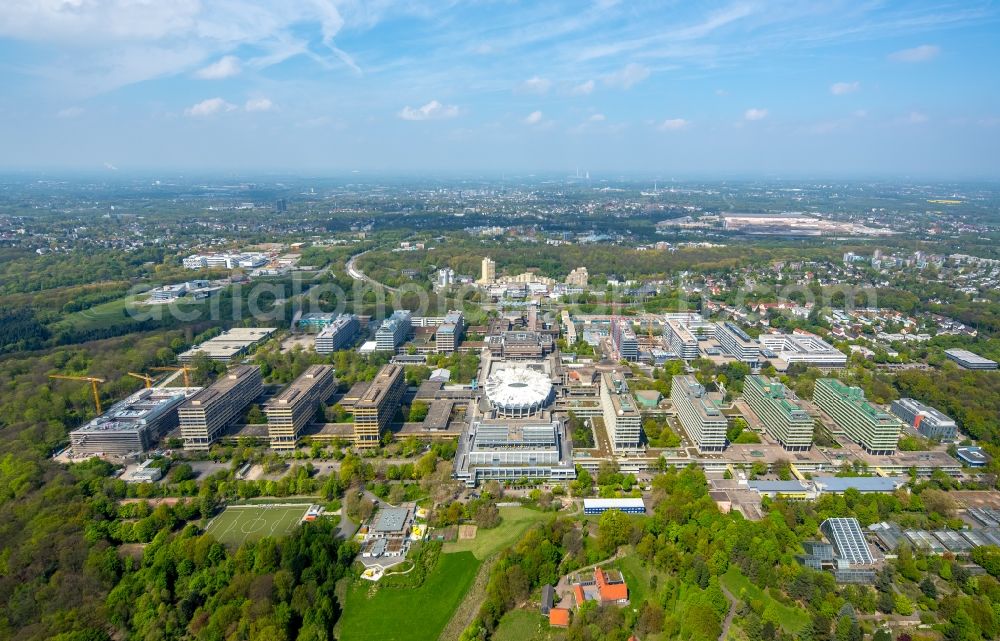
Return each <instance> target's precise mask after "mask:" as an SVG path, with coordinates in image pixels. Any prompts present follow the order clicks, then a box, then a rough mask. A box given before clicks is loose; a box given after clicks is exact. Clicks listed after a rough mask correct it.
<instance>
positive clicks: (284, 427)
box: [264, 365, 337, 450]
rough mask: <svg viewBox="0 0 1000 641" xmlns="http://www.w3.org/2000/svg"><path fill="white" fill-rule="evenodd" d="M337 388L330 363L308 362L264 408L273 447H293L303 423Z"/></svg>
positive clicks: (276, 448) (286, 448)
mask: <svg viewBox="0 0 1000 641" xmlns="http://www.w3.org/2000/svg"><path fill="white" fill-rule="evenodd" d="M336 387H337V379H336V378H335V377H334V376H333V366H332V365H311V366H309V369H307V370H306V371H305V372H304V373H303V374H302V376H299V377H298V378H297V379H295V381H294V382H293V383H292V384H291V385H289V386H288V387H287V388H286V389H285V391H283V392H282V393H281V394H279V395H278V396H276V397H275V398H273V399H271V401H270V402H268V404H267V405H266V406H265V407H264V413H265V414H267V435H268V437H269V438H270V439H271V449H273V450H293V449H295V443H296V442H297V441H298V439H299V434H300V433H301V432H302V428H303V427H305V425H306V423H308V422H309V420H310V419H311V418H312V417H313V416H315V415H316V409H317V408H318V407H319V405H320V403H322V402H323V401H325V400H326V399H328V398H330V395H331V394H333V392H334V390H335V389H336Z"/></svg>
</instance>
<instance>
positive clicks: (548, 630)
mask: <svg viewBox="0 0 1000 641" xmlns="http://www.w3.org/2000/svg"><path fill="white" fill-rule="evenodd" d="M561 638H563V632H562V631H561V630H559V629H558V628H552V627H549V620H548V619H547V618H545V617H544V616H542V615H541V614H539V613H538V612H536V611H535V610H513V611H511V612H508V613H507V614H505V615H503V618H502V619H500V625H499V626H498V627H497V629H496V632H494V633H493V641H554V640H555V639H561Z"/></svg>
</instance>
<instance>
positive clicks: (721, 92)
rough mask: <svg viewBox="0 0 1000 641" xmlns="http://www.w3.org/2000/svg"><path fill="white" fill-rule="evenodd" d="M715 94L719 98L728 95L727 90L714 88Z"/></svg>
mask: <svg viewBox="0 0 1000 641" xmlns="http://www.w3.org/2000/svg"><path fill="white" fill-rule="evenodd" d="M715 95H716V96H719V97H720V98H722V97H725V96H728V95H729V92H728V91H726V90H725V89H716V90H715Z"/></svg>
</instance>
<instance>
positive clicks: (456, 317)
mask: <svg viewBox="0 0 1000 641" xmlns="http://www.w3.org/2000/svg"><path fill="white" fill-rule="evenodd" d="M464 333H465V315H464V314H462V312H460V311H450V312H448V313H447V314H445V316H444V322H442V323H441V324H440V325H439V326H438V328H437V331H436V332H434V342H435V350H436V351H438V352H440V353H443V354H451V353H452V352H454V351H455V350H456V349H458V346H459V344H461V342H462V335H463V334H464Z"/></svg>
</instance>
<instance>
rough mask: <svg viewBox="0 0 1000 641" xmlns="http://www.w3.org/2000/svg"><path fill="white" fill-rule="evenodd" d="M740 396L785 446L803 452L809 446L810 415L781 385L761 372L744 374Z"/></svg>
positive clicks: (789, 449)
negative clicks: (745, 375)
mask: <svg viewBox="0 0 1000 641" xmlns="http://www.w3.org/2000/svg"><path fill="white" fill-rule="evenodd" d="M743 400H745V401H746V403H747V405H749V406H750V409H752V410H753V411H754V413H755V414H756V415H757V418H759V419H760V420H761V422H762V423H763V424H764V427H765V428H766V429H767V432H768V434H770V435H771V436H772V437H773V438H774V439H775V440H777V441H778V442H779V443H781V446H782V447H784V448H785V449H786V450H788V451H791V452H805V451H807V450H808V449H809V448H810V446H812V439H813V418H812V417H811V416H809V413H808V412H806V411H805V410H804V409H802V408H801V407H800V406H799V405H798V404H797V403H795V402H794V401H793V400H792V398H791V394H790V392H789V391H788V390H787V389H786V388H785V386H784V385H782V384H781V383H779V382H777V381H773V380H769V379H768V378H766V377H764V376H747V377H746V379H744V381H743Z"/></svg>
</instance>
